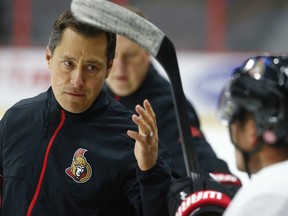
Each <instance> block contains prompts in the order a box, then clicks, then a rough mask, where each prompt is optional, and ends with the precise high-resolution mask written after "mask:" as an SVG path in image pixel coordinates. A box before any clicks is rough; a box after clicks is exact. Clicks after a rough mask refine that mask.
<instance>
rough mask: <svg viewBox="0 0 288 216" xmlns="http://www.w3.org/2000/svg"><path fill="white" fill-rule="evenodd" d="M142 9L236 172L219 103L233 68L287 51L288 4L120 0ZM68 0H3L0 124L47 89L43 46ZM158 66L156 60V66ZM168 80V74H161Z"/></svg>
mask: <svg viewBox="0 0 288 216" xmlns="http://www.w3.org/2000/svg"><path fill="white" fill-rule="evenodd" d="M114 2H115V3H117V4H130V5H133V6H136V7H138V8H140V9H142V10H143V11H144V12H145V13H146V15H147V17H148V20H150V21H151V22H152V23H154V24H155V25H156V26H158V27H159V28H160V29H161V30H162V31H163V32H164V33H165V34H166V35H167V36H168V37H169V38H170V39H171V40H172V42H173V43H174V45H175V48H176V51H177V57H178V61H179V67H180V71H181V78H182V84H183V89H184V93H185V94H186V96H187V98H188V99H189V100H190V101H191V102H192V103H193V104H194V106H195V108H196V110H197V111H198V113H199V115H200V118H201V120H202V126H203V129H204V132H205V135H206V136H207V139H208V140H209V141H210V143H211V145H212V147H213V148H214V150H215V151H216V153H217V154H218V156H219V157H221V158H223V159H225V160H226V161H227V162H228V164H229V166H230V168H231V170H232V171H233V172H234V173H236V174H237V175H238V176H239V177H240V178H241V179H242V180H243V182H245V181H246V180H247V176H246V175H245V174H243V173H241V172H238V171H237V169H236V167H235V159H234V149H233V146H232V145H231V144H230V140H229V135H228V133H227V129H226V128H224V127H223V126H221V125H220V124H219V123H218V122H217V120H216V118H215V111H216V107H217V99H218V96H219V93H220V91H221V88H222V87H223V85H224V83H225V82H226V81H227V79H228V78H229V76H230V74H231V72H232V69H233V68H234V67H235V66H237V65H239V64H240V63H242V61H243V60H245V59H246V58H248V57H250V56H252V55H261V54H266V53H287V50H288V43H287V36H288V22H287V21H288V1H287V0H253V1H251V0H114ZM70 3H71V1H70V0H61V1H59V0H50V1H39V0H38V1H36V0H0V119H1V116H2V115H3V113H4V112H5V111H6V110H7V109H8V108H9V107H10V106H11V105H13V104H14V103H15V102H17V101H18V100H20V99H22V98H25V97H31V96H34V95H36V94H38V93H40V91H44V90H46V89H47V88H48V87H49V83H50V76H49V71H48V69H47V66H46V62H45V48H46V44H47V42H48V38H49V36H50V32H51V29H52V25H53V23H54V21H55V19H56V18H57V17H58V16H59V14H60V13H61V12H62V11H63V10H65V9H68V8H70ZM155 64H157V62H156V63H155ZM161 73H162V74H163V76H164V77H165V76H166V75H165V71H161Z"/></svg>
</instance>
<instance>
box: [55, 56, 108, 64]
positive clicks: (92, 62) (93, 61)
mask: <svg viewBox="0 0 288 216" xmlns="http://www.w3.org/2000/svg"><path fill="white" fill-rule="evenodd" d="M60 57H61V58H62V59H67V60H71V61H76V59H75V58H73V57H70V56H67V55H63V56H60ZM85 63H89V64H97V65H102V63H101V62H100V61H98V60H87V61H85Z"/></svg>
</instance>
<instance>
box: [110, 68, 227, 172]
mask: <svg viewBox="0 0 288 216" xmlns="http://www.w3.org/2000/svg"><path fill="white" fill-rule="evenodd" d="M104 89H105V90H106V91H107V92H108V93H109V94H110V95H111V96H112V97H114V98H115V99H116V100H118V101H119V102H121V103H122V104H123V105H124V106H126V107H127V108H129V109H131V110H135V105H136V104H142V103H143V100H144V99H149V101H150V103H151V105H152V106H153V109H154V112H155V114H156V119H157V125H158V132H159V137H160V138H161V139H162V141H163V143H164V144H165V145H167V149H168V152H169V154H170V156H171V157H172V161H173V163H174V165H175V168H176V170H177V171H178V173H179V174H180V175H182V176H186V170H185V165H184V159H183V154H182V147H181V139H180V136H179V131H178V126H177V119H176V112H175V107H174V103H173V98H172V93H171V87H170V84H169V82H168V81H167V80H166V79H164V78H163V77H162V76H161V75H160V74H159V73H158V72H157V71H156V70H155V68H154V67H153V66H152V65H150V67H149V72H148V75H147V77H146V78H145V80H144V82H143V84H142V86H141V87H140V88H139V89H138V90H137V91H136V92H134V93H133V94H131V95H129V96H127V97H119V96H117V95H115V94H114V93H113V92H112V91H111V90H110V89H109V87H108V86H107V85H105V87H104ZM187 109H188V115H189V120H190V125H191V131H192V134H193V141H194V143H195V146H196V152H197V156H198V159H199V168H200V170H202V171H207V172H208V171H209V172H221V173H230V171H229V169H228V166H227V164H226V162H224V161H223V160H221V159H219V158H217V156H216V154H215V152H214V151H213V149H212V148H211V146H210V145H209V143H208V142H207V141H206V139H205V137H204V135H203V133H202V132H201V128H200V123H199V119H198V116H197V113H196V111H195V109H194V108H193V106H192V105H191V103H190V102H188V101H187Z"/></svg>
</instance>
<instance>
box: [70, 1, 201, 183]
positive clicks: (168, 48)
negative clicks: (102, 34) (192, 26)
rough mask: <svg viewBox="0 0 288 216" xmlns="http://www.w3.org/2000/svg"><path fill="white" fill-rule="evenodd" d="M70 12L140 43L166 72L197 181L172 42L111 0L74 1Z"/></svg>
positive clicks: (187, 161)
mask: <svg viewBox="0 0 288 216" xmlns="http://www.w3.org/2000/svg"><path fill="white" fill-rule="evenodd" d="M71 11H72V13H73V14H74V16H75V17H76V18H77V19H78V20H80V21H82V22H85V23H87V24H90V25H94V26H96V27H98V28H101V29H103V30H105V31H109V32H113V33H115V34H120V35H123V36H125V37H127V38H129V39H130V40H132V41H134V42H136V43H138V44H139V45H141V46H142V47H143V48H145V49H146V50H147V51H148V52H149V53H150V54H151V55H152V56H154V57H155V58H156V60H157V61H158V62H159V63H160V64H161V65H162V67H163V68H164V69H165V71H166V73H167V75H168V77H169V80H170V83H171V90H172V96H173V102H174V105H175V109H176V116H177V124H178V128H179V132H180V136H181V139H182V145H181V146H182V151H183V157H184V161H185V166H186V172H187V176H188V177H191V178H194V175H193V173H195V172H196V173H197V172H198V159H197V154H196V151H195V146H194V145H193V141H192V135H191V130H190V125H189V122H188V112H187V107H186V98H185V95H184V92H183V89H182V83H181V78H180V72H179V67H178V61H177V56H176V51H175V48H174V45H173V43H172V42H171V41H170V40H169V38H168V37H167V36H166V35H165V34H164V33H163V32H162V31H161V30H160V29H159V28H158V27H156V26H155V25H153V24H152V23H151V22H149V21H147V20H146V19H144V18H143V17H140V16H138V15H137V14H135V13H133V12H131V11H129V10H128V9H126V8H124V7H121V6H120V5H117V4H115V3H113V2H110V1H106V0H72V3H71Z"/></svg>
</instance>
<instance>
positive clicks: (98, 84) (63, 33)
mask: <svg viewBox="0 0 288 216" xmlns="http://www.w3.org/2000/svg"><path fill="white" fill-rule="evenodd" d="M115 46H116V35H115V34H113V33H107V32H105V31H103V30H101V29H98V28H96V27H93V26H90V25H87V24H84V23H81V22H79V21H77V20H76V19H75V18H74V16H73V14H72V13H71V11H66V12H64V13H63V14H62V15H61V16H60V17H59V18H58V20H57V21H56V22H55V24H54V27H53V32H52V34H51V37H50V40H49V44H48V46H47V49H46V60H47V63H48V67H49V69H50V72H51V86H52V90H53V93H54V96H55V98H56V100H57V102H58V103H59V104H60V106H61V107H62V108H63V109H65V110H66V111H69V112H71V113H82V112H84V111H86V110H88V109H89V108H90V107H91V106H92V104H93V103H94V101H95V100H96V98H97V97H98V95H99V93H100V92H101V90H102V86H103V84H104V81H105V79H107V77H108V76H109V73H110V71H111V67H112V64H113V58H114V54H115Z"/></svg>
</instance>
